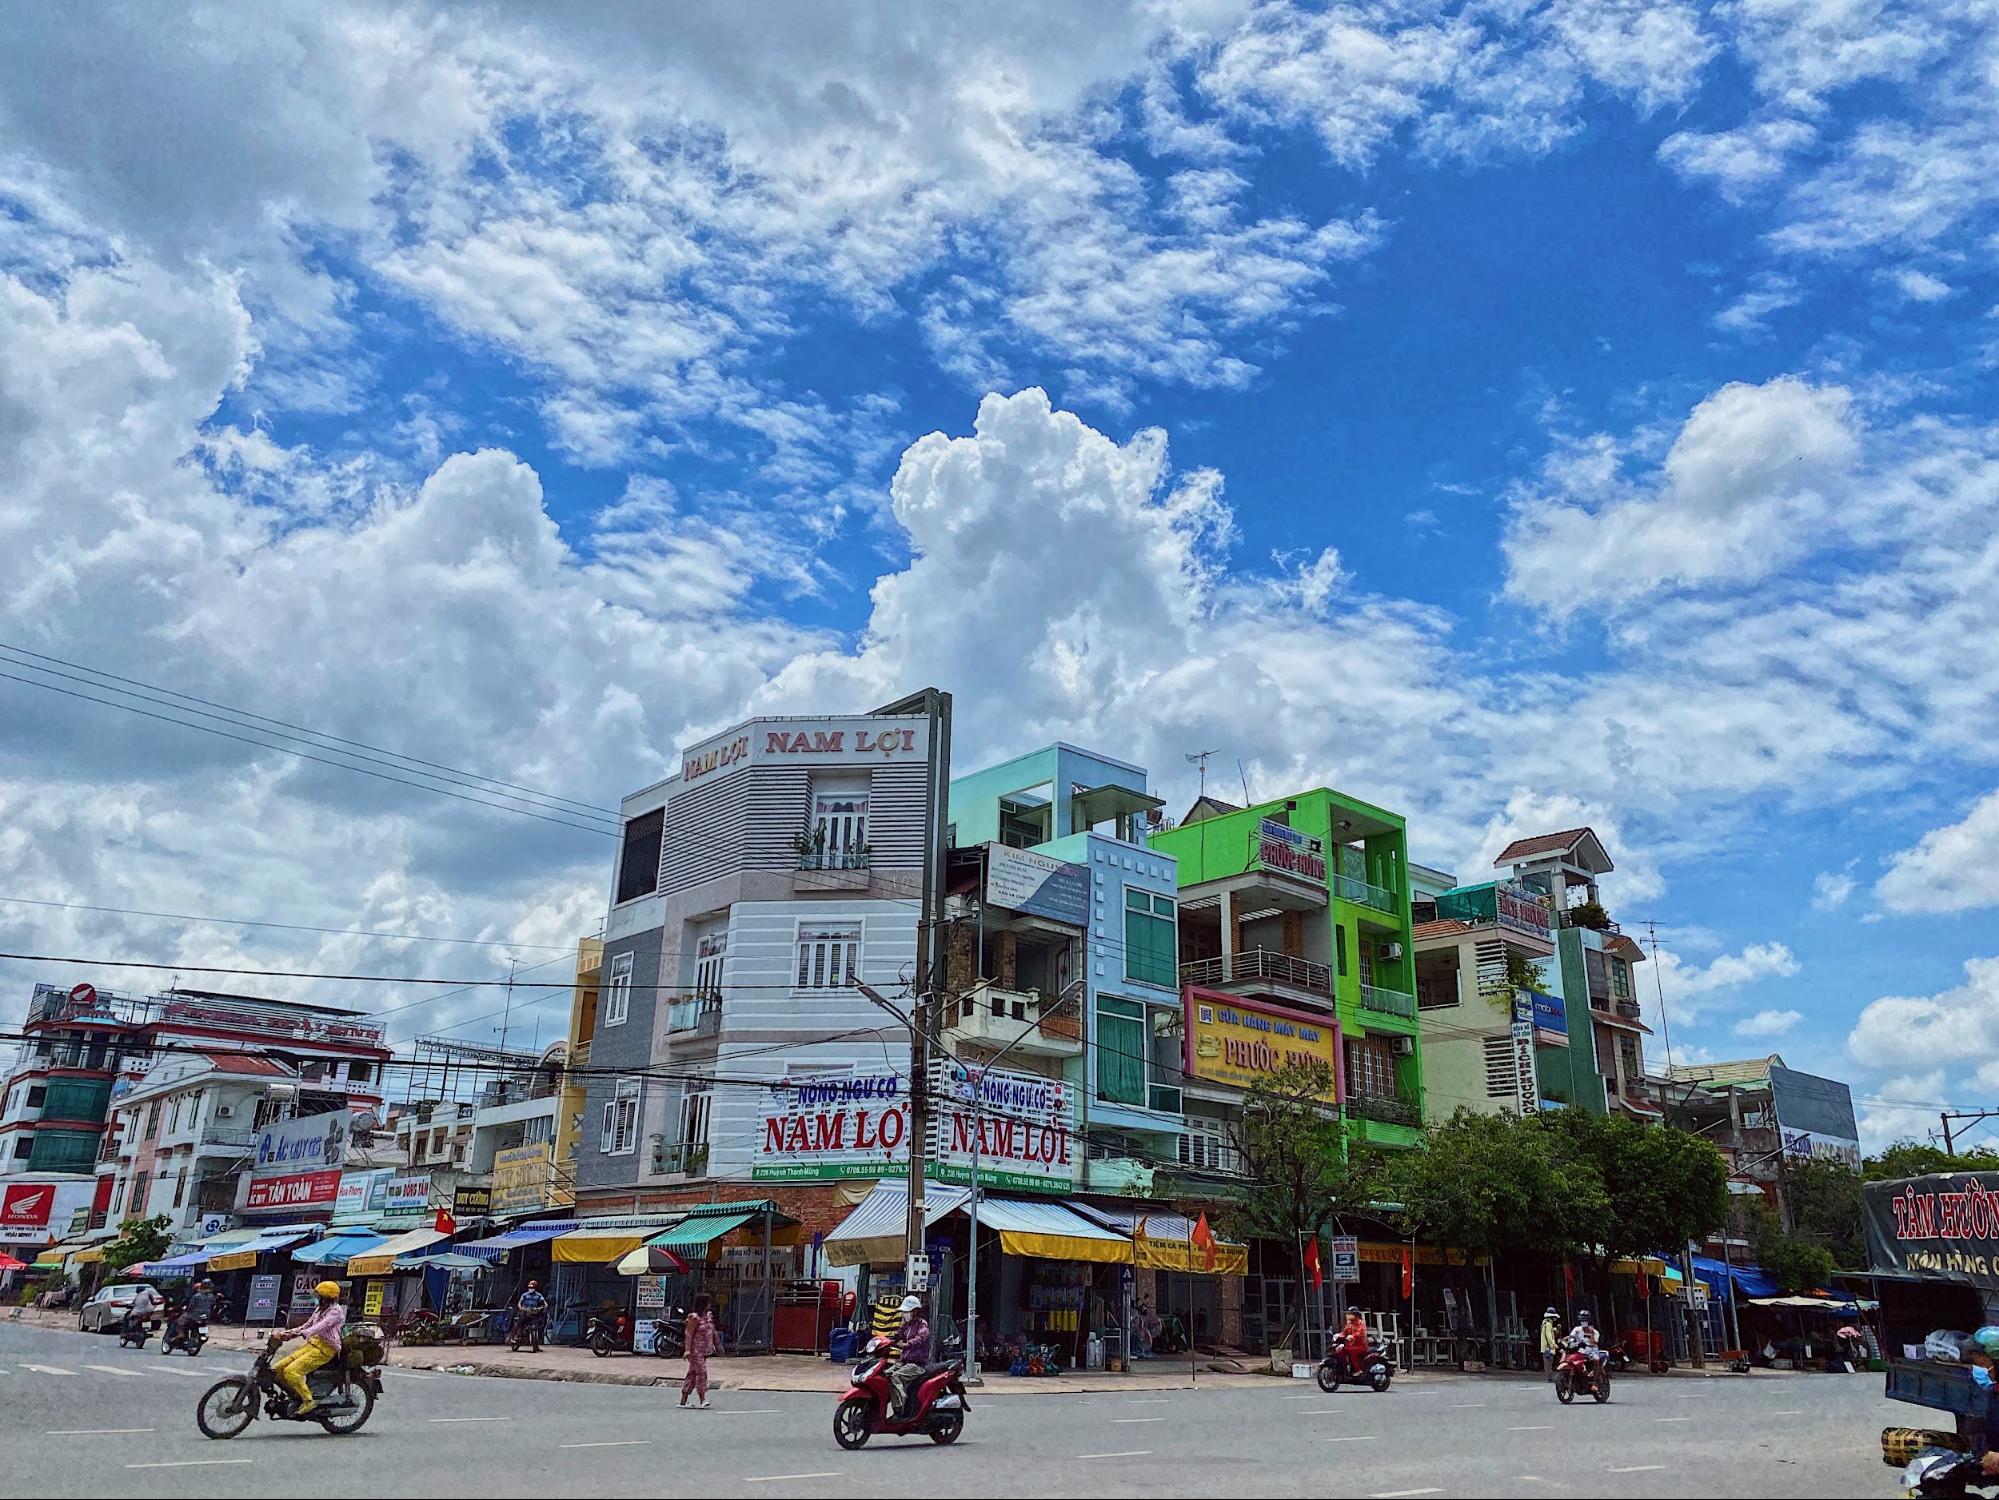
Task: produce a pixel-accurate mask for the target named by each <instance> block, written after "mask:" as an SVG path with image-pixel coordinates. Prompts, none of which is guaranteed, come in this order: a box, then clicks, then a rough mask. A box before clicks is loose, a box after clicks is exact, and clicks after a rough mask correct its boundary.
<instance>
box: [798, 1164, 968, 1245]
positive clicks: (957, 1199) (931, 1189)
mask: <svg viewBox="0 0 1999 1500" xmlns="http://www.w3.org/2000/svg"><path fill="white" fill-rule="evenodd" d="M971 1196H972V1195H971V1194H970V1193H969V1192H967V1191H966V1190H965V1189H964V1188H961V1187H945V1186H943V1185H942V1184H940V1183H931V1184H930V1185H929V1186H928V1187H926V1188H925V1190H924V1193H923V1222H924V1223H925V1224H926V1225H930V1224H935V1223H936V1222H937V1221H938V1220H939V1219H941V1218H943V1217H944V1216H945V1215H946V1214H950V1213H955V1212H957V1210H958V1209H960V1208H962V1207H964V1205H965V1203H966V1200H968V1199H969V1198H970V1197H971ZM908 1222H909V1184H908V1183H906V1182H878V1183H876V1184H875V1190H874V1191H873V1192H872V1193H869V1194H868V1196H867V1197H865V1198H863V1199H862V1200H861V1201H860V1203H859V1204H858V1205H856V1206H855V1209H854V1211H853V1212H852V1213H850V1214H848V1215H847V1217H846V1218H844V1219H842V1220H841V1221H840V1227H839V1228H838V1229H835V1230H834V1231H833V1232H832V1233H831V1234H829V1235H827V1236H826V1239H825V1241H824V1243H823V1244H822V1246H821V1248H822V1249H823V1250H824V1251H825V1252H826V1263H827V1264H828V1265H833V1266H865V1265H877V1264H882V1263H886V1262H891V1261H900V1260H901V1259H902V1252H903V1246H904V1244H905V1242H906V1239H907V1235H906V1232H905V1231H906V1228H907V1226H908Z"/></svg>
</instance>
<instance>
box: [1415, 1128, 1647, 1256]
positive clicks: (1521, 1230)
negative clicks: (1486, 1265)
mask: <svg viewBox="0 0 1999 1500" xmlns="http://www.w3.org/2000/svg"><path fill="white" fill-rule="evenodd" d="M1394 1192H1395V1194H1396V1197H1397V1198H1398V1199H1399V1200H1400V1201H1401V1203H1402V1205H1403V1207H1404V1209H1405V1211H1406V1212H1407V1214H1408V1217H1409V1222H1410V1225H1411V1226H1412V1227H1413V1228H1414V1229H1415V1230H1416V1232H1417V1233H1418V1234H1419V1235H1421V1236H1422V1237H1423V1238H1424V1239H1426V1240H1428V1241H1430V1242H1431V1243H1433V1244H1437V1245H1447V1246H1449V1247H1451V1248H1452V1249H1456V1250H1462V1251H1464V1252H1465V1253H1466V1254H1468V1255H1472V1256H1474V1257H1476V1256H1481V1255H1499V1254H1502V1253H1504V1252H1506V1251H1509V1250H1538V1251H1543V1252H1546V1253H1548V1254H1554V1255H1563V1254H1569V1253H1572V1252H1574V1251H1576V1250H1578V1249H1580V1248H1582V1246H1583V1245H1584V1244H1586V1243H1589V1242H1590V1239H1591V1237H1592V1236H1593V1235H1594V1234H1595V1233H1596V1231H1597V1230H1598V1228H1599V1227H1600V1226H1601V1224H1602V1222H1603V1220H1604V1218H1605V1216H1606V1215H1607V1213H1608V1211H1609V1199H1608V1197H1607V1196H1606V1194H1605V1192H1604V1187H1603V1181H1602V1178H1601V1177H1600V1176H1599V1175H1598V1173H1597V1171H1596V1170H1595V1168H1594V1166H1593V1165H1592V1164H1591V1163H1590V1162H1588V1161H1587V1160H1586V1159H1584V1158H1582V1157H1581V1156H1580V1155H1579V1154H1578V1153H1577V1152H1575V1151H1574V1149H1573V1147H1572V1144H1571V1142H1570V1141H1569V1140H1568V1139H1567V1138H1566V1137H1564V1136H1561V1135H1558V1134H1557V1133H1556V1132H1554V1131H1553V1130H1550V1129H1548V1128H1547V1127H1545V1126H1544V1125H1543V1124H1542V1123H1541V1122H1540V1121H1539V1120H1523V1119H1520V1118H1518V1117H1516V1116H1514V1115H1511V1114H1498V1115H1488V1114H1479V1113H1475V1112H1473V1111H1472V1110H1469V1109H1460V1110H1459V1111H1458V1112H1457V1113H1456V1114H1454V1115H1453V1116H1451V1118H1450V1119H1449V1120H1447V1121H1445V1122H1444V1123H1443V1124H1441V1125H1435V1126H1432V1127H1431V1128H1430V1130H1429V1131H1428V1132H1427V1133H1426V1135H1425V1139H1424V1149H1423V1150H1420V1151H1412V1152H1409V1153H1408V1154H1407V1155H1406V1156H1405V1157H1404V1158H1403V1159H1402V1160H1401V1161H1399V1162H1398V1163H1397V1164H1396V1171H1395V1183H1394Z"/></svg>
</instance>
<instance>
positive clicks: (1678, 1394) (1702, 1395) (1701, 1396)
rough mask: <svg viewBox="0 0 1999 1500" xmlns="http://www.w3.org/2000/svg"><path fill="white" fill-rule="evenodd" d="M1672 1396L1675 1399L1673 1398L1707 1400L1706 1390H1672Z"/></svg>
mask: <svg viewBox="0 0 1999 1500" xmlns="http://www.w3.org/2000/svg"><path fill="white" fill-rule="evenodd" d="M1673 1396H1674V1399H1675V1400H1679V1401H1705V1400H1707V1392H1706V1391H1675V1392H1673Z"/></svg>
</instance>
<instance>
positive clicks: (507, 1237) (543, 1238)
mask: <svg viewBox="0 0 1999 1500" xmlns="http://www.w3.org/2000/svg"><path fill="white" fill-rule="evenodd" d="M575 1227H576V1225H575V1224H574V1223H572V1222H568V1221H565V1222H563V1223H560V1224H540V1225H523V1226H522V1227H521V1228H519V1229H509V1230H508V1231H507V1232H506V1233H505V1234H495V1235H489V1236H488V1237H487V1238H485V1239H483V1240H467V1241H465V1243H464V1244H462V1245H458V1246H456V1247H454V1248H456V1249H457V1250H458V1251H459V1252H460V1253H461V1254H464V1255H476V1256H478V1257H479V1259H481V1260H486V1261H500V1260H505V1259H506V1258H507V1257H508V1256H509V1255H511V1254H513V1253H514V1251H516V1250H521V1249H525V1248H526V1247H527V1246H529V1245H540V1244H543V1243H545V1242H547V1241H549V1240H552V1239H554V1238H555V1237H556V1236H557V1235H559V1234H568V1233H569V1232H570V1231H571V1230H572V1229H574V1228H575Z"/></svg>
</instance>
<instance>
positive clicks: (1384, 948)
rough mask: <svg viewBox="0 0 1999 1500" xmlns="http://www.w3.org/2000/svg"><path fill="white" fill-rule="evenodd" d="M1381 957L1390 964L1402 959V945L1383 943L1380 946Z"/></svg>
mask: <svg viewBox="0 0 1999 1500" xmlns="http://www.w3.org/2000/svg"><path fill="white" fill-rule="evenodd" d="M1381 956H1382V957H1383V958H1385V959H1387V960H1388V961H1389V962H1390V963H1393V962H1395V960H1397V959H1399V958H1400V957H1402V945H1401V944H1400V943H1383V944H1382V945H1381Z"/></svg>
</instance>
